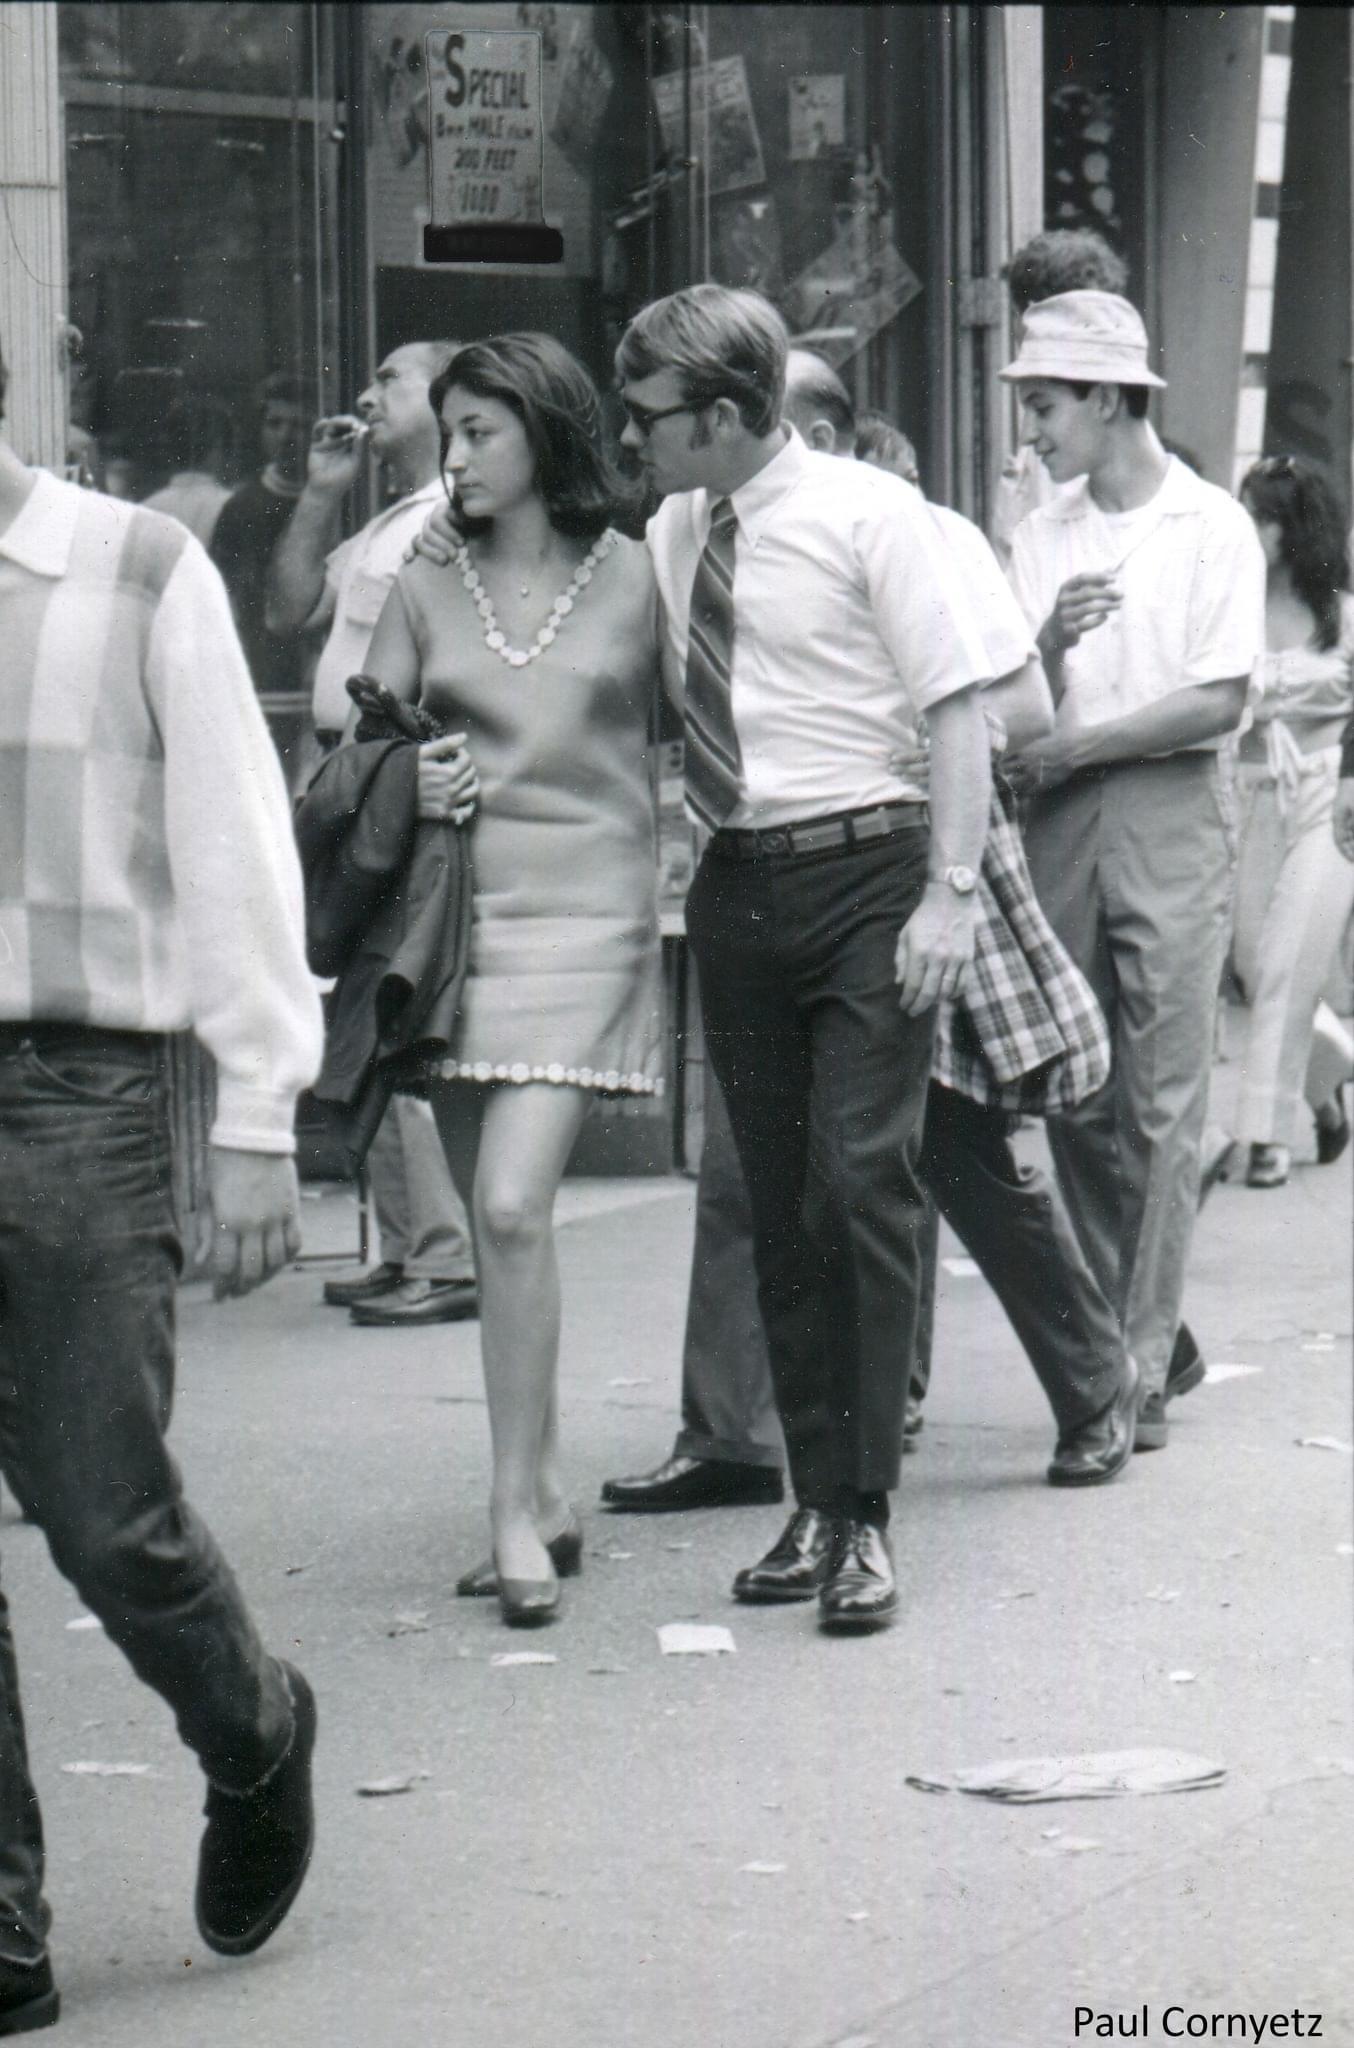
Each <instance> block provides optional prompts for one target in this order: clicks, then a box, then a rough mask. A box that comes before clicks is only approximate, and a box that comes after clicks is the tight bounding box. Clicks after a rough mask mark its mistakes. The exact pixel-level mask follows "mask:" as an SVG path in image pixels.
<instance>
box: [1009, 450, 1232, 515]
mask: <svg viewBox="0 0 1354 2048" xmlns="http://www.w3.org/2000/svg"><path fill="white" fill-rule="evenodd" d="M1198 484H1199V479H1198V477H1197V476H1196V475H1195V474H1194V471H1193V470H1192V469H1191V468H1190V467H1189V465H1188V463H1184V462H1181V460H1180V458H1179V457H1178V456H1176V455H1172V456H1171V457H1170V460H1169V465H1168V467H1167V470H1166V474H1165V476H1164V477H1163V478H1162V480H1161V485H1160V488H1159V489H1158V490H1157V491H1156V492H1155V494H1154V495H1153V496H1152V497H1150V498H1149V499H1148V500H1147V503H1146V504H1145V505H1139V506H1137V507H1136V508H1135V509H1136V510H1137V511H1138V512H1154V513H1156V515H1157V516H1158V517H1159V518H1162V519H1169V518H1171V517H1173V516H1175V515H1176V514H1179V513H1181V512H1193V511H1195V510H1196V509H1197V507H1198V503H1199V492H1198ZM1043 512H1044V516H1045V517H1046V518H1048V519H1085V518H1087V517H1088V516H1089V515H1090V514H1092V513H1098V514H1099V515H1100V516H1101V517H1102V518H1104V517H1106V516H1107V515H1106V514H1105V513H1104V511H1103V508H1102V507H1101V506H1099V505H1097V504H1096V502H1095V499H1094V498H1093V497H1092V496H1091V486H1090V481H1089V479H1088V478H1087V477H1084V476H1079V477H1078V478H1077V480H1076V482H1075V483H1072V484H1068V485H1066V486H1065V487H1064V488H1063V489H1062V490H1061V491H1060V492H1059V493H1058V495H1057V497H1056V498H1052V499H1050V500H1049V502H1048V504H1047V505H1045V506H1044V507H1043Z"/></svg>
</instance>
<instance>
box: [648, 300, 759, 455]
mask: <svg viewBox="0 0 1354 2048" xmlns="http://www.w3.org/2000/svg"><path fill="white" fill-rule="evenodd" d="M789 346H790V337H789V334H788V333H787V331H786V327H785V322H784V321H783V320H782V319H781V317H780V314H779V313H778V312H777V311H776V309H775V307H774V306H773V305H772V304H771V301H770V300H769V299H764V298H763V297H762V295H761V293H760V292H752V291H735V290H733V289H732V288H731V287H730V286H728V285H722V284H696V285H692V286H691V287H690V288H689V289H688V290H686V291H682V292H673V293H672V294H671V295H670V296H669V297H668V298H666V299H655V300H654V302H653V304H652V305H651V306H645V307H644V308H643V309H642V311H640V312H638V313H636V315H635V317H634V319H633V320H632V321H631V322H630V325H629V326H628V327H627V328H626V330H625V333H624V334H623V335H622V336H621V344H620V347H619V348H618V349H617V351H616V375H617V377H618V378H619V380H620V382H621V383H623V384H629V383H635V382H637V381H638V380H639V379H640V378H642V377H652V376H655V375H657V374H658V372H659V371H661V370H673V371H675V372H676V374H677V378H678V381H679V382H680V384H681V387H682V396H683V397H684V398H686V399H689V400H690V402H691V404H692V405H693V406H695V407H699V408H703V407H705V406H708V405H713V404H714V402H715V400H716V399H717V398H731V399H732V400H733V402H734V404H735V405H736V406H737V407H738V417H739V419H740V420H741V421H742V422H743V425H744V426H745V427H746V428H747V430H748V432H749V433H750V434H756V435H757V436H759V437H760V438H764V437H765V436H766V435H767V434H769V433H770V432H771V430H772V428H773V427H775V426H776V425H777V424H778V423H779V420H780V415H781V408H782V406H783V404H784V402H785V358H786V355H787V353H788V351H789Z"/></svg>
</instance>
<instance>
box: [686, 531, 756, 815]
mask: <svg viewBox="0 0 1354 2048" xmlns="http://www.w3.org/2000/svg"><path fill="white" fill-rule="evenodd" d="M737 533H738V514H737V513H736V512H735V511H734V509H733V506H732V504H731V503H730V501H729V500H728V499H727V498H719V499H717V500H716V502H715V504H714V506H713V507H712V508H711V513H710V534H709V538H708V539H707V541H706V543H705V546H704V549H703V550H702V552H701V558H700V561H699V562H698V563H697V564H696V575H695V580H694V581H693V583H692V585H691V620H690V625H689V628H688V639H687V655H686V800H687V803H688V804H689V805H690V807H691V809H692V810H693V811H694V812H695V814H696V816H697V817H698V818H699V819H700V822H701V823H702V825H707V826H708V827H709V828H710V830H711V831H712V832H713V831H716V830H717V829H718V828H719V826H721V825H722V824H723V823H724V820H725V819H726V818H727V817H728V815H729V813H730V811H731V810H732V809H733V808H734V805H735V804H736V803H737V802H738V800H739V797H740V796H741V795H742V792H743V756H742V752H741V750H740V748H739V745H738V734H737V732H736V731H735V729H734V723H733V631H734V625H733V566H734V542H735V539H736V537H737Z"/></svg>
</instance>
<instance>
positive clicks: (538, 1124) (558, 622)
mask: <svg viewBox="0 0 1354 2048" xmlns="http://www.w3.org/2000/svg"><path fill="white" fill-rule="evenodd" d="M429 400H430V403H431V404H432V407H433V410H434V412H436V413H437V415H438V418H439V419H440V421H441V423H442V428H443V434H444V438H445V444H446V474H447V476H448V477H449V479H450V482H451V485H452V489H453V497H452V516H453V520H454V523H455V526H456V528H457V532H458V534H459V542H458V545H457V547H456V551H455V554H454V556H453V560H452V564H451V566H450V567H449V568H438V567H437V566H436V565H435V564H434V563H432V562H431V561H429V560H427V559H425V558H423V557H421V556H420V557H418V558H416V559H415V560H414V561H412V562H411V563H409V564H408V565H407V566H406V567H405V568H404V569H403V571H402V572H401V574H400V576H399V578H398V580H397V582H396V585H395V588H394V590H393V591H392V592H391V595H390V598H389V600H388V601H387V604H386V607H385V610H384V611H383V613H382V615H381V619H380V622H379V624H378V626H377V628H376V633H375V637H374V638H373V640H372V643H371V649H370V653H369V655H368V660H367V668H368V671H369V673H370V674H371V675H372V676H374V677H375V678H376V679H377V680H378V681H380V682H382V683H384V684H386V685H387V687H388V688H390V689H391V690H392V691H394V692H395V693H396V695H398V696H400V697H404V698H418V699H419V700H420V701H421V702H422V703H423V704H424V705H425V706H426V707H427V708H428V709H429V710H430V711H431V712H433V713H434V715H436V716H437V717H438V718H439V719H440V720H441V722H442V723H443V724H444V725H445V726H446V727H447V728H448V736H447V737H446V738H444V739H441V740H436V741H432V742H430V743H429V744H428V745H427V746H425V747H424V748H423V750H422V758H421V761H420V767H419V815H420V816H422V817H434V818H445V817H447V816H450V815H451V814H452V813H453V812H454V811H456V810H457V809H458V808H460V807H461V806H462V805H463V804H464V803H465V802H466V800H467V798H468V797H469V796H470V795H471V794H472V793H474V794H476V795H477V800H478V809H477V813H476V817H475V820H474V823H473V825H472V827H471V833H472V841H471V858H472V862H473V867H474V924H473V931H472V936H471V946H470V967H469V973H468V975H467V979H466V987H465V995H464V999H463V1002H462V1007H461V1013H460V1016H459V1018H458V1021H457V1032H456V1038H455V1041H454V1043H453V1046H452V1050H451V1056H450V1057H449V1058H447V1059H446V1060H444V1061H442V1062H440V1063H438V1064H437V1065H436V1066H434V1068H433V1069H432V1071H431V1072H430V1074H429V1082H430V1093H431V1099H432V1104H433V1110H434V1113H435V1115H436V1117H437V1121H438V1126H439V1129H440V1131H441V1133H442V1139H443V1142H444V1144H445V1146H446V1148H447V1157H448V1160H449V1162H450V1165H451V1170H452V1174H453V1177H454V1178H455V1180H456V1183H457V1186H458V1188H459V1189H460V1192H461V1196H462V1199H463V1200H464V1202H465V1205H466V1208H467V1210H468V1211H469V1213H470V1216H471V1219H472V1223H473V1227H474V1235H475V1253H476V1264H477V1267H478V1271H479V1281H480V1303H481V1322H480V1331H481V1344H482V1352H483V1360H484V1377H485V1388H486V1393H487V1397H488V1405H489V1426H490V1432H491V1435H492V1439H493V1486H492V1493H491V1499H490V1522H491V1530H492V1539H493V1554H492V1560H491V1561H487V1562H486V1563H485V1564H484V1565H482V1566H480V1567H478V1568H477V1569H476V1570H475V1571H473V1572H470V1573H467V1574H466V1575H465V1577H464V1578H463V1579H462V1580H461V1581H460V1583H459V1585H458V1587H457V1590H458V1592H460V1593H463V1594H467V1595H476V1594H487V1595H492V1594H494V1593H497V1595H498V1598H499V1601H500V1605H501V1607H502V1612H503V1617H504V1619H505V1621H508V1622H509V1623H512V1624H516V1625H523V1624H533V1623H537V1622H541V1621H547V1620H549V1619H551V1618H552V1616H553V1615H554V1614H555V1612H556V1610H557V1608H558V1603H559V1578H560V1577H561V1576H565V1577H567V1576H569V1575H570V1574H572V1573H574V1572H576V1571H577V1570H578V1569H579V1566H580V1563H581V1560H582V1548H583V1544H582V1531H581V1528H580V1526H579V1523H578V1518H577V1515H576V1513H575V1511H574V1509H573V1507H572V1506H571V1505H570V1502H569V1499H568V1497H567V1494H566V1492H565V1489H564V1485H563V1480H562V1478H561V1474H560V1469H559V1450H558V1432H557V1404H556V1369H557V1363H558V1352H559V1278H558V1271H557V1266H556V1260H555V1246H554V1236H553V1221H552V1219H553V1210H554V1201H555V1194H556V1190H557V1188H558V1186H559V1182H560V1178H561V1176H562V1174H563V1172H564V1168H565V1165H566V1163H567V1161H568V1158H569V1154H570V1152H571V1150H572V1149H573V1144H574V1140H575V1139H576V1138H577V1136H578V1132H579V1129H580V1127H581V1125H582V1122H583V1119H584V1116H585V1114H586V1112H587V1108H588V1104H589V1102H590V1101H591V1100H592V1099H593V1098H594V1097H595V1096H597V1095H611V1096H625V1095H652V1094H654V1093H656V1092H657V1091H658V1089H659V1088H660V1087H661V1082H660V1081H659V1079H658V1073H659V1053H660V1044H661V1039H660V1018H661V997H660V981H659V973H658V920H657V910H656V896H655V877H656V859H655V848H654V816H653V803H652V796H651V789H650V782H649V774H648V765H647V752H646V738H647V729H648V719H649V715H650V709H651V705H652V701H653V695H654V685H655V678H656V675H657V665H658V625H657V609H658V601H657V594H656V589H655V584H654V579H653V574H652V571H651V569H650V567H649V561H648V555H647V553H646V551H645V549H644V547H643V545H642V544H641V543H639V542H636V541H630V540H627V539H624V538H623V537H622V536H621V535H620V534H619V533H617V531H616V529H615V527H614V526H613V525H612V523H611V522H612V520H613V518H615V517H616V516H617V515H618V513H619V512H620V511H621V509H622V506H623V502H624V489H625V487H624V485H623V484H622V483H621V480H620V478H619V476H618V475H617V473H616V472H615V470H614V469H613V468H612V466H611V463H610V461H609V460H608V458H607V456H606V455H605V453H604V451H603V448H602V441H601V408H600V403H599V400H598V396H597V392H596V389H595V387H594V386H593V384H592V382H591V380H590V378H589V377H588V375H587V373H586V371H584V370H583V368H582V367H581V366H580V365H579V364H578V363H577V362H575V361H574V359H573V357H572V356H570V355H569V354H568V353H567V352H566V351H565V350H564V349H563V348H561V347H560V346H559V344H558V343H557V342H554V341H552V340H551V339H550V338H549V337H548V336H546V335H542V334H505V335H498V336H495V337H493V338H491V339H490V340H487V341H482V342H476V343H474V344H472V345H471V346H469V347H467V348H463V349H461V350H459V351H458V353H457V354H456V355H455V356H453V358H452V360H451V362H450V363H449V364H448V366H447V368H446V369H445V370H444V371H443V373H442V374H441V375H440V376H439V377H437V378H436V379H435V380H434V382H433V384H432V387H431V390H430V392H429Z"/></svg>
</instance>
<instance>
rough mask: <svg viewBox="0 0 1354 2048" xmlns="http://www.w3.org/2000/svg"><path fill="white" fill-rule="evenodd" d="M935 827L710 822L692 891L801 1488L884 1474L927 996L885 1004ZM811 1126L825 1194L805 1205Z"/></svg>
mask: <svg viewBox="0 0 1354 2048" xmlns="http://www.w3.org/2000/svg"><path fill="white" fill-rule="evenodd" d="M929 843H930V834H929V830H928V828H927V826H926V824H925V823H924V822H919V823H918V824H917V825H915V826H913V825H908V826H904V827H903V828H901V829H900V830H898V831H896V832H894V833H891V834H890V835H889V836H888V837H886V838H883V839H879V840H875V841H872V842H870V843H869V844H868V845H861V846H856V847H853V848H849V849H843V850H841V851H832V852H826V853H809V854H794V853H783V854H782V853H771V854H767V855H764V856H759V857H758V858H756V859H753V860H740V859H739V858H737V857H736V855H735V854H734V852H732V851H731V850H726V849H725V844H724V841H723V837H722V835H721V834H719V833H716V834H715V836H714V837H713V839H712V840H711V841H710V844H709V846H708V847H707V848H706V851H705V856H704V858H703V859H702V861H701V864H700V867H699V868H698V869H697V872H696V876H695V880H694V881H693V882H692V885H691V890H690V893H689V895H688V897H687V907H686V924H687V933H688V936H689V939H690V943H691V949H692V952H693V954H694V955H695V959H696V965H697V967H698V969H699V972H700V986H701V1005H702V1010H703V1012H704V1018H705V1036H706V1044H707V1047H708V1050H709V1055H710V1063H711V1065H712V1066H713V1067H714V1070H715V1073H716V1076H717V1077H718V1080H719V1084H720V1087H721V1088H722V1089H723V1091H724V1100H725V1104H726V1106H727V1108H728V1112H729V1122H730V1123H731V1125H732V1126H733V1135H734V1141H735V1143H736V1145H737V1148H738V1156H739V1159H740V1161H741V1164H742V1168H743V1177H744V1180H745V1181H746V1184H747V1192H748V1199H749V1202H750V1205H751V1210H752V1230H753V1250H754V1256H755V1259H756V1266H757V1284H758V1297H759V1301H760V1305H761V1311H762V1323H763V1326H764V1328H765V1331H766V1340H767V1350H768V1353H769V1356H770V1362H771V1375H772V1380H773V1383H774V1385H775V1390H776V1405H777V1408H778V1410H779V1413H780V1420H781V1427H782V1429H783V1430H784V1433H785V1448H786V1454H787V1459H788V1463H789V1468H790V1477H791V1481H792V1483H793V1485H794V1490H795V1494H796V1497H797V1499H798V1500H799V1502H800V1504H801V1505H809V1506H819V1507H822V1506H828V1505H831V1504H832V1503H833V1502H834V1501H835V1500H836V1499H837V1498H838V1497H839V1495H840V1493H841V1490H842V1489H843V1488H844V1487H849V1488H854V1489H856V1490H857V1491H859V1492H863V1493H878V1492H887V1491H888V1489H889V1488H891V1487H893V1486H895V1485H896V1484H897V1481H898V1469H899V1453H900V1451H901V1449H902V1429H903V1406H904V1400H905V1397H906V1393H907V1382H908V1370H909V1366H910V1363H911V1360H912V1358H913V1356H914V1352H915V1347H916V1328H917V1311H918V1304H919V1301H920V1298H921V1285H920V1283H921V1272H920V1266H921V1260H920V1252H921V1246H922V1241H923V1236H924V1231H925V1226H926V1210H925V1199H924V1196H923V1193H922V1190H921V1187H920V1184H919V1182H918V1178H917V1161H918V1153H919V1150H920V1143H921V1125H922V1114H923V1110H924V1108H925V1104H926V1085H927V1077H928V1074H929V1072H930V1066H931V1041H932V1035H933V1031H934V1025H935V1012H934V1011H933V1010H928V1011H927V1012H926V1014H925V1015H924V1016H922V1017H915V1018H914V1017H907V1016H905V1015H904V1014H903V1012H902V1010H901V1009H900V1008H899V1006H898V988H897V984H896V982H895V980H894V950H895V947H896V945H897V942H898V934H899V932H900V931H901V930H902V928H903V926H904V925H905V924H906V923H907V921H908V919H909V918H910V917H911V915H912V912H913V911H914V910H915V909H916V907H917V904H918V903H919V902H920V900H921V895H922V891H923V888H924V887H925V883H926V862H927V854H928V849H929ZM811 1128H812V1131H813V1136H814V1151H815V1160H817V1158H818V1157H819V1155H820V1154H821V1161H822V1180H823V1195H824V1199H823V1200H822V1201H821V1202H819V1201H818V1200H816V1199H815V1201H814V1202H812V1203H810V1204H808V1205H807V1207H806V1204H805V1200H804V1196H805V1191H806V1187H807V1185H808V1177H809V1176H808V1167H809V1132H810V1129H811Z"/></svg>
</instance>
